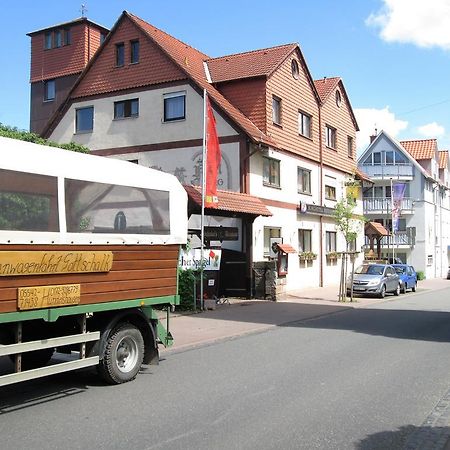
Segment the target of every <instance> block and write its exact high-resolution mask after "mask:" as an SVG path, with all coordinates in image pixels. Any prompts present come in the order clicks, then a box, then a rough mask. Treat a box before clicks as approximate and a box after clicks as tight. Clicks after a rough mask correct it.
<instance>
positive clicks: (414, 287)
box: [411, 283, 417, 292]
mask: <svg viewBox="0 0 450 450" xmlns="http://www.w3.org/2000/svg"><path fill="white" fill-rule="evenodd" d="M416 288H417V283H416V284H415V285H414V286H413V287H412V288H411V291H413V292H416Z"/></svg>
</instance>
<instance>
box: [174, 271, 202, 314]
mask: <svg viewBox="0 0 450 450" xmlns="http://www.w3.org/2000/svg"><path fill="white" fill-rule="evenodd" d="M199 280H200V270H199V269H186V270H180V271H179V272H178V294H179V295H180V306H179V308H180V309H184V310H190V309H194V293H195V295H196V296H197V297H198V296H199V295H198V292H196V290H197V289H198V281H199Z"/></svg>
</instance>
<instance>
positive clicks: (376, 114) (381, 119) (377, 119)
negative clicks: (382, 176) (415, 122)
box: [354, 106, 408, 152]
mask: <svg viewBox="0 0 450 450" xmlns="http://www.w3.org/2000/svg"><path fill="white" fill-rule="evenodd" d="M354 112H355V116H356V120H357V122H358V125H359V132H358V134H357V136H356V147H357V149H358V150H359V152H361V151H362V150H365V148H366V147H367V146H368V145H369V143H370V136H371V135H373V134H374V132H375V128H376V129H377V130H378V132H380V131H381V130H384V131H386V132H387V133H389V134H390V135H391V136H392V137H396V136H397V135H398V134H399V133H400V131H403V130H405V129H406V128H407V127H408V122H406V121H404V120H399V119H396V117H395V114H394V113H393V112H391V111H389V106H386V107H384V108H383V109H374V108H360V109H355V110H354Z"/></svg>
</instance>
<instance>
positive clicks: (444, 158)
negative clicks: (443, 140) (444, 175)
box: [438, 150, 448, 169]
mask: <svg viewBox="0 0 450 450" xmlns="http://www.w3.org/2000/svg"><path fill="white" fill-rule="evenodd" d="M438 154H439V169H446V168H447V166H448V150H440V151H439V153H438Z"/></svg>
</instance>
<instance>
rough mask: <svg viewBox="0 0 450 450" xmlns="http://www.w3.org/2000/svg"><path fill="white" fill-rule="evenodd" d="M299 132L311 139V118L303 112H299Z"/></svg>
mask: <svg viewBox="0 0 450 450" xmlns="http://www.w3.org/2000/svg"><path fill="white" fill-rule="evenodd" d="M298 132H299V134H301V135H302V136H305V137H307V138H310V137H311V116H310V115H309V114H306V113H304V112H302V111H299V112H298Z"/></svg>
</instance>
